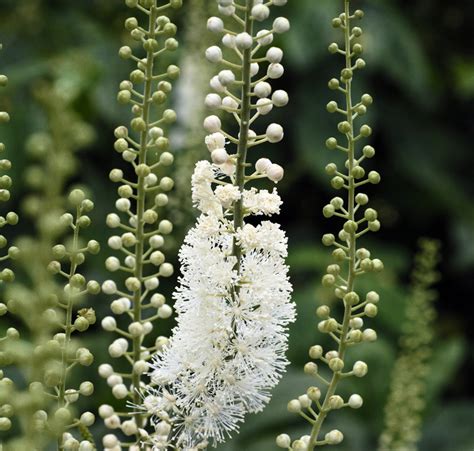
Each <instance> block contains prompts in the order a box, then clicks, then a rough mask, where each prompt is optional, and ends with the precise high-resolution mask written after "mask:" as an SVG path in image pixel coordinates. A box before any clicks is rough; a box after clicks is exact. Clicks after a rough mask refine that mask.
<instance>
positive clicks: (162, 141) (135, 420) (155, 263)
mask: <svg viewBox="0 0 474 451" xmlns="http://www.w3.org/2000/svg"><path fill="white" fill-rule="evenodd" d="M125 3H126V5H127V6H128V7H129V8H131V9H133V10H136V11H137V12H141V13H142V14H143V15H144V16H145V17H146V19H147V20H146V22H147V25H146V26H145V25H143V26H141V25H140V21H139V20H138V19H137V18H136V17H134V16H132V17H129V18H127V19H126V21H125V28H126V30H127V31H128V32H129V33H130V36H131V38H132V40H133V41H135V42H136V44H137V45H136V48H133V49H132V48H131V47H129V46H124V47H122V48H120V50H119V56H120V57H121V58H123V59H126V60H130V61H132V62H133V63H134V64H135V69H134V70H132V72H131V73H130V76H129V79H128V80H124V81H122V82H121V83H120V90H119V93H118V97H117V99H118V102H119V103H121V104H123V105H129V106H130V108H131V113H132V119H131V121H130V125H129V127H127V126H120V127H118V128H116V130H115V138H116V141H115V144H114V148H115V150H116V151H117V152H118V153H119V154H120V155H121V156H122V158H123V160H124V161H126V162H127V163H129V164H130V165H131V169H132V171H133V174H134V175H133V177H128V176H127V173H126V171H124V170H122V169H113V170H112V171H111V172H110V180H111V181H112V182H114V183H116V184H117V185H118V188H117V193H118V199H117V201H116V203H115V207H116V210H117V212H116V213H111V214H109V215H108V216H107V220H106V223H107V226H108V227H110V228H112V229H115V230H117V232H118V233H116V234H114V235H113V236H111V237H110V238H109V240H108V245H109V247H110V248H111V249H112V250H113V251H115V252H117V253H118V254H117V255H112V256H110V257H108V258H107V260H106V262H105V266H106V268H107V269H108V270H109V271H110V272H112V273H121V274H123V275H125V276H126V277H125V280H124V288H123V289H120V288H119V287H118V281H116V280H112V279H111V280H106V281H105V282H104V283H103V284H102V291H103V292H104V293H105V294H107V295H111V296H114V299H113V301H112V302H111V304H110V309H111V311H112V313H113V316H107V317H105V318H104V319H103V320H102V328H103V329H104V330H105V331H108V332H113V333H114V334H118V335H119V337H120V338H117V339H115V340H114V341H113V342H112V344H111V345H110V346H109V354H110V356H111V357H112V358H113V359H119V358H121V359H124V360H126V361H127V362H128V364H130V366H131V368H130V371H129V372H125V373H120V374H118V373H117V372H116V371H115V370H114V369H113V367H112V366H111V365H109V364H104V365H101V366H100V369H99V373H100V375H101V376H103V377H104V378H106V379H107V383H108V385H109V386H110V387H111V388H112V394H113V396H114V397H115V398H116V399H119V400H123V405H124V407H125V405H126V403H127V402H131V403H132V404H133V405H135V406H138V405H139V404H141V400H140V394H139V390H140V388H141V386H142V384H143V376H145V375H146V373H147V372H148V360H149V359H150V358H151V355H152V353H153V352H155V351H157V350H158V349H160V347H161V346H162V345H163V343H162V341H163V340H162V339H161V338H158V339H156V340H155V342H154V343H151V344H150V345H147V346H145V344H144V341H145V339H146V338H147V336H149V335H150V334H151V333H152V332H153V331H154V322H155V321H156V320H158V319H163V318H168V317H170V316H171V314H172V310H171V307H170V306H169V305H167V304H166V299H165V297H164V296H163V295H162V294H160V293H159V292H157V291H156V290H157V289H158V288H159V285H160V279H161V278H167V277H170V276H172V275H173V271H174V270H173V266H172V265H171V263H168V262H167V261H166V257H165V255H164V253H163V251H162V249H163V247H164V245H165V240H166V236H167V235H169V234H170V233H171V232H172V231H173V224H172V223H171V222H170V221H169V220H167V219H164V218H163V217H162V209H163V207H165V206H166V205H167V204H168V192H169V191H171V190H172V188H173V185H174V181H173V180H172V179H171V178H170V177H168V176H166V175H158V173H159V174H162V172H163V171H162V169H163V168H167V167H169V166H171V165H172V164H173V160H174V156H173V154H172V153H171V152H170V150H169V140H168V138H167V137H166V135H165V129H166V127H168V126H169V125H170V124H173V123H174V122H175V121H176V113H175V112H174V111H173V110H171V109H167V108H166V104H167V103H168V100H169V96H170V93H171V91H172V88H173V85H172V81H174V80H176V79H177V78H178V77H179V73H180V71H179V68H178V67H176V66H174V65H169V66H168V67H167V68H166V70H165V71H164V72H163V73H158V71H157V66H158V59H159V57H161V56H162V55H163V54H164V53H165V52H173V51H175V50H176V49H177V48H178V41H177V40H176V39H175V37H174V36H175V35H176V32H177V28H176V25H175V24H174V23H172V22H171V21H170V19H169V18H168V17H167V16H166V15H164V12H166V10H168V9H177V8H179V7H180V6H181V4H182V1H181V0H170V1H166V2H163V4H161V5H160V4H159V3H161V2H160V1H159V0H126V1H125ZM140 47H141V50H142V51H144V52H145V56H144V57H139V56H137V54H138V53H139V51H140ZM118 316H120V317H123V318H124V319H125V318H126V320H128V321H129V324H128V325H127V326H126V327H125V328H122V327H121V325H120V323H121V322H122V321H123V320H122V319H120V320H118V319H116V317H118ZM137 409H138V407H136V408H134V411H130V412H128V413H126V414H125V417H126V418H124V419H123V421H121V420H119V419H118V417H117V416H111V417H112V418H113V420H110V417H104V418H105V425H106V427H108V428H109V429H120V430H121V431H122V432H123V434H125V435H126V436H132V437H133V438H132V440H134V443H136V444H137V446H138V443H139V442H140V441H141V440H142V439H145V438H146V436H147V433H146V431H145V429H144V428H145V425H146V415H144V412H142V411H141V410H137ZM122 410H124V411H125V410H127V409H125V408H124V409H122ZM101 416H102V415H101ZM103 446H104V447H105V448H104V449H106V450H116V449H121V448H120V441H119V439H118V438H117V437H116V436H115V435H114V434H108V435H106V436H105V437H104V439H103Z"/></svg>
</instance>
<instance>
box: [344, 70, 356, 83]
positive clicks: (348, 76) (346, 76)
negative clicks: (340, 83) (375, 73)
mask: <svg viewBox="0 0 474 451" xmlns="http://www.w3.org/2000/svg"><path fill="white" fill-rule="evenodd" d="M353 76H354V74H353V72H352V69H347V68H345V69H342V71H341V78H342V79H343V80H345V81H349V80H351V79H352V77H353Z"/></svg>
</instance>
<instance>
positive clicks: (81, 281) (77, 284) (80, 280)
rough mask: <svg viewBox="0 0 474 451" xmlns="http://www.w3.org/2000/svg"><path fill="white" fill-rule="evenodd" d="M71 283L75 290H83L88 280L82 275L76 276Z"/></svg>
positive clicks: (70, 280)
mask: <svg viewBox="0 0 474 451" xmlns="http://www.w3.org/2000/svg"><path fill="white" fill-rule="evenodd" d="M69 283H70V284H71V286H72V287H74V288H82V287H83V286H84V285H85V284H86V279H85V278H84V276H83V275H82V274H74V275H73V276H72V277H71V278H70V279H69Z"/></svg>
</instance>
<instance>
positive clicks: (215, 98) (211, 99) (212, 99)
mask: <svg viewBox="0 0 474 451" xmlns="http://www.w3.org/2000/svg"><path fill="white" fill-rule="evenodd" d="M204 104H205V105H206V107H207V108H211V109H213V110H215V109H217V108H219V107H220V106H221V105H222V99H221V96H220V95H219V94H208V95H207V96H206V99H205V100H204Z"/></svg>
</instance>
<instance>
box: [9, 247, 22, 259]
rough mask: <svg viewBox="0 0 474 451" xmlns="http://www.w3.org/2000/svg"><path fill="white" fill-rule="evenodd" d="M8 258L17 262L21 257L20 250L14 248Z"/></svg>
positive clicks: (10, 250)
mask: <svg viewBox="0 0 474 451" xmlns="http://www.w3.org/2000/svg"><path fill="white" fill-rule="evenodd" d="M8 256H9V257H10V258H11V259H12V260H16V259H17V258H18V257H19V256H20V249H18V248H17V247H16V246H12V247H11V248H10V249H8Z"/></svg>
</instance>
